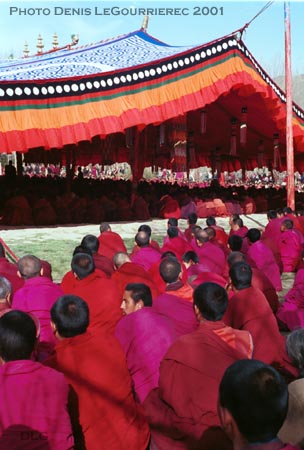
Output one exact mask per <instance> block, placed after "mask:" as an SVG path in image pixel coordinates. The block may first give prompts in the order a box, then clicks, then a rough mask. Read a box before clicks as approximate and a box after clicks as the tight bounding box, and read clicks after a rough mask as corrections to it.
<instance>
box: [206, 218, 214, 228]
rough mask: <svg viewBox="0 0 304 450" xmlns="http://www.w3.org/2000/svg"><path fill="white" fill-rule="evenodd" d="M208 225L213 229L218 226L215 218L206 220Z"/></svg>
mask: <svg viewBox="0 0 304 450" xmlns="http://www.w3.org/2000/svg"><path fill="white" fill-rule="evenodd" d="M206 224H207V225H208V227H211V225H215V224H216V221H215V217H213V216H208V217H207V219H206Z"/></svg>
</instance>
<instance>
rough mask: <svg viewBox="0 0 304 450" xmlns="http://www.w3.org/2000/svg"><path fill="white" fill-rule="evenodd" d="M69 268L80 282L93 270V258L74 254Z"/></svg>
mask: <svg viewBox="0 0 304 450" xmlns="http://www.w3.org/2000/svg"><path fill="white" fill-rule="evenodd" d="M71 267H72V271H73V272H74V273H75V274H76V275H77V277H78V278H79V279H80V280H82V279H83V278H86V277H87V276H88V275H90V274H91V273H93V272H94V270H95V264H94V260H93V257H92V256H91V255H88V254H87V253H76V255H74V256H73V258H72V263H71Z"/></svg>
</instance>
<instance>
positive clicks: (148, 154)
mask: <svg viewBox="0 0 304 450" xmlns="http://www.w3.org/2000/svg"><path fill="white" fill-rule="evenodd" d="M0 111H1V114H0V148H1V151H2V152H7V153H11V152H13V151H18V152H27V151H28V150H29V149H33V148H43V149H44V150H49V149H63V148H64V147H65V146H68V145H75V144H77V149H78V151H79V149H80V150H81V149H82V148H88V146H89V145H91V144H89V143H93V144H92V145H93V147H94V146H95V149H97V150H96V151H95V153H97V154H98V148H100V149H103V154H105V151H104V150H105V142H108V144H107V145H106V147H107V151H106V153H107V158H109V154H111V152H112V149H111V145H109V139H110V142H111V143H112V144H113V143H115V149H113V152H114V153H113V154H115V157H117V158H118V159H121V158H122V159H125V160H127V159H128V158H129V159H130V158H131V159H132V158H133V159H134V158H135V159H136V157H137V156H138V154H137V153H136V152H137V151H138V150H139V148H141V147H144V148H145V151H144V152H143V154H144V156H143V155H141V159H142V160H143V161H142V163H141V164H149V163H151V162H155V161H156V159H155V158H156V156H157V157H160V156H161V155H162V151H161V148H162V147H166V146H167V147H170V145H172V142H173V141H172V139H173V138H172V133H173V134H174V133H175V135H178V132H177V133H176V131H178V130H181V129H182V128H183V126H184V128H185V129H184V131H185V137H186V138H187V141H188V146H189V141H190V140H191V146H192V147H193V150H194V152H195V156H194V157H193V158H192V165H198V164H200V163H201V162H202V161H203V160H204V158H206V155H207V157H208V158H211V160H212V158H213V159H215V160H216V159H217V158H218V157H219V155H220V157H221V158H222V157H225V155H226V156H229V155H230V156H233V157H235V156H238V155H240V156H241V158H243V159H250V158H255V159H257V155H258V154H260V156H261V155H262V157H265V158H266V159H267V158H268V159H270V158H271V159H273V154H274V147H275V148H276V151H277V157H280V156H282V157H283V156H284V148H285V119H286V97H285V94H284V92H283V91H282V90H281V89H280V88H279V87H278V86H277V85H276V84H275V83H274V82H273V80H271V78H270V77H269V76H268V75H267V73H266V72H265V71H264V70H263V69H262V68H261V66H260V65H259V64H258V62H257V61H256V60H255V59H254V57H253V56H252V55H251V53H250V52H249V50H248V49H247V48H246V46H245V44H244V43H243V41H242V40H241V39H239V38H238V37H237V36H236V35H231V36H227V37H223V38H221V39H218V40H216V41H213V42H210V43H208V44H204V45H200V46H197V47H175V46H169V45H166V44H165V43H163V42H160V41H158V40H157V39H155V38H153V37H152V36H149V35H148V34H147V33H146V32H144V31H141V30H140V31H135V32H133V33H130V34H127V35H125V36H122V37H118V38H115V39H111V40H107V41H102V42H100V43H97V44H92V45H87V46H84V47H79V48H70V49H64V50H58V51H54V52H49V53H46V54H44V55H39V56H34V57H30V58H24V59H20V60H12V61H0ZM202 111H203V113H202ZM202 114H204V119H202ZM202 120H204V125H202ZM183 121H184V124H183V125H182V122H183ZM162 123H166V124H167V125H168V127H167V131H166V133H167V134H165V136H164V137H163V140H162V136H161V133H162V132H161V131H160V130H159V127H158V125H160V124H162ZM132 127H136V130H137V133H139V134H140V135H143V136H144V137H142V138H141V140H139V141H138V142H137V144H136V143H135V144H134V142H131V144H130V143H129V144H128V143H126V140H128V131H127V133H126V130H130V129H133V131H134V130H135V128H132ZM142 130H144V132H142ZM153 130H154V132H153ZM155 130H157V133H156V132H155ZM168 130H169V131H168ZM172 130H173V131H172ZM122 133H124V134H122ZM125 133H126V137H125ZM168 133H169V134H168ZM170 133H171V134H170ZM189 133H190V135H191V138H190V139H189ZM293 133H294V147H295V153H301V152H304V111H303V110H302V109H301V108H300V107H298V106H297V105H295V104H294V106H293ZM275 134H278V136H275V137H274V135H275ZM106 136H108V138H107V140H104V138H105V137H106ZM114 136H116V137H115V138H114ZM117 136H118V137H117ZM134 139H136V138H134ZM102 140H103V144H102V143H101V142H102ZM233 140H234V142H233ZM275 141H276V142H275ZM133 144H134V148H135V153H134V154H133V155H131V154H130V152H128V149H129V147H130V146H132V145H133ZM136 149H137V150H136ZM114 150H115V151H114ZM171 150H172V149H171ZM100 152H101V153H102V151H100ZM278 152H279V153H278ZM93 153H94V152H93ZM95 153H94V154H95ZM163 154H164V155H167V156H168V155H169V153H168V152H167V153H166V152H163ZM122 155H124V156H122ZM167 156H165V157H167ZM115 157H114V156H113V155H112V158H115ZM167 159H168V158H167ZM169 159H170V158H169ZM101 162H102V161H101ZM131 162H132V161H131ZM190 164H191V163H190Z"/></svg>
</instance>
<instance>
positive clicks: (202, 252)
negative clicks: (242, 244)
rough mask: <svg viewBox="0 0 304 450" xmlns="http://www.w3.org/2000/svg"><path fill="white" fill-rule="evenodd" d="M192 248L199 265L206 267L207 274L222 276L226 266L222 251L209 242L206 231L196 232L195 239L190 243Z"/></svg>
mask: <svg viewBox="0 0 304 450" xmlns="http://www.w3.org/2000/svg"><path fill="white" fill-rule="evenodd" d="M191 245H192V248H193V250H194V251H195V253H196V254H197V256H198V257H199V261H200V263H201V264H204V265H206V267H208V269H209V272H215V273H217V274H219V275H222V274H223V273H224V270H225V266H226V259H225V254H224V252H223V250H221V249H220V248H219V247H218V246H217V245H214V244H213V243H212V242H210V240H209V235H208V233H207V231H206V230H201V229H199V230H196V232H195V239H193V240H192V242H191Z"/></svg>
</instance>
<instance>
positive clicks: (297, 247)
mask: <svg viewBox="0 0 304 450" xmlns="http://www.w3.org/2000/svg"><path fill="white" fill-rule="evenodd" d="M280 250H281V258H282V263H283V272H295V271H296V270H297V267H298V265H299V264H300V262H301V254H302V246H301V240H300V237H299V234H298V232H297V231H296V230H286V231H284V232H282V233H281V239H280Z"/></svg>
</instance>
